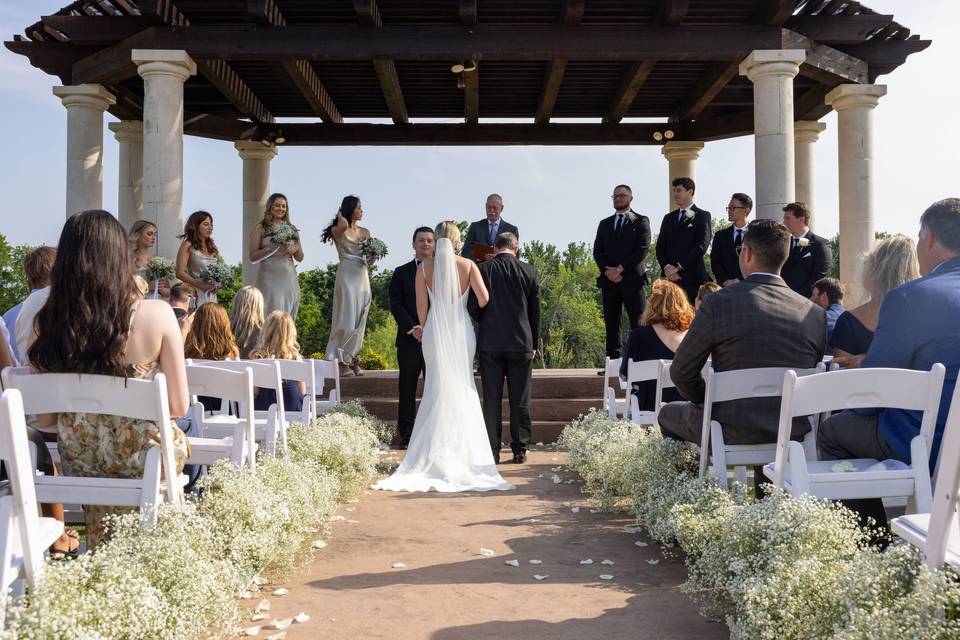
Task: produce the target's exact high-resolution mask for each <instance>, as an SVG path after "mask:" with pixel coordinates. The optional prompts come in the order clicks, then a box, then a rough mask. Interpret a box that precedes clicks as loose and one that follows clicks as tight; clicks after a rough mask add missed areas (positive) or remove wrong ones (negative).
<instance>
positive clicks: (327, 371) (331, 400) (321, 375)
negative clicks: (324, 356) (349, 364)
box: [310, 360, 341, 415]
mask: <svg viewBox="0 0 960 640" xmlns="http://www.w3.org/2000/svg"><path fill="white" fill-rule="evenodd" d="M310 362H312V363H313V374H314V381H315V385H316V393H315V394H314V398H315V400H314V403H313V410H314V414H315V415H320V414H321V413H323V412H324V411H325V410H326V409H332V408H333V407H335V406H337V403H339V402H340V398H341V396H340V361H339V360H310ZM327 380H332V381H333V384H332V385H331V389H330V391H329V392H327V391H326V383H327ZM324 393H327V398H326V399H325V400H324V399H323V394H324Z"/></svg>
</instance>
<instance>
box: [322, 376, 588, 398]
mask: <svg viewBox="0 0 960 640" xmlns="http://www.w3.org/2000/svg"><path fill="white" fill-rule="evenodd" d="M397 375H398V374H397V372H396V371H368V372H366V374H365V375H363V376H360V377H359V378H357V377H351V378H343V379H342V380H341V381H340V391H341V396H342V397H343V399H345V400H350V399H353V398H360V399H362V400H366V399H368V398H395V397H396V395H397ZM476 384H477V389H480V388H481V387H482V385H481V383H480V377H479V376H477V377H476ZM504 386H506V385H504ZM422 391H423V380H422V379H421V381H420V385H419V387H418V390H417V395H418V396H419V395H420V393H422ZM602 395H603V377H601V376H598V375H597V372H596V370H594V369H572V370H536V371H534V373H533V383H532V385H531V388H530V397H531V398H534V399H536V398H545V399H546V398H564V399H567V398H570V399H588V398H589V399H591V400H593V399H596V401H597V402H598V403H599V401H600V398H601V397H602Z"/></svg>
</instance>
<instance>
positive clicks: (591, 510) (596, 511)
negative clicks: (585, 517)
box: [590, 509, 600, 513]
mask: <svg viewBox="0 0 960 640" xmlns="http://www.w3.org/2000/svg"><path fill="white" fill-rule="evenodd" d="M590 513H600V509H590Z"/></svg>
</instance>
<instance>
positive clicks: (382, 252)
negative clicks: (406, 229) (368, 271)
mask: <svg viewBox="0 0 960 640" xmlns="http://www.w3.org/2000/svg"><path fill="white" fill-rule="evenodd" d="M360 253H361V254H363V255H364V257H367V258H373V259H374V260H382V259H383V258H384V257H386V255H387V253H388V251H387V245H386V243H385V242H384V241H383V240H381V239H379V238H374V237H370V238H367V239H366V240H363V241H362V242H361V243H360Z"/></svg>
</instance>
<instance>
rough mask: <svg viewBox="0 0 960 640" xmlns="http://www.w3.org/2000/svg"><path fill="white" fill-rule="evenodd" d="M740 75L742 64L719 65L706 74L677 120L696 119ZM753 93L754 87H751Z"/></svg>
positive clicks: (682, 106) (677, 115) (678, 111)
mask: <svg viewBox="0 0 960 640" xmlns="http://www.w3.org/2000/svg"><path fill="white" fill-rule="evenodd" d="M739 73H740V63H738V62H734V63H732V64H718V65H714V67H713V68H712V69H711V70H710V71H709V72H707V73H706V74H704V75H703V76H702V77H701V78H700V80H699V81H698V82H697V85H696V87H695V88H694V90H693V91H691V92H690V93H689V97H688V98H687V100H686V101H685V102H683V103H682V104H681V105H680V106H679V107H678V108H677V112H676V115H675V119H676V120H679V121H683V120H688V119H690V118H695V117H697V116H698V115H700V114H701V113H703V110H704V109H706V108H707V106H709V105H710V103H711V102H712V101H713V99H714V98H716V97H717V95H718V94H719V93H720V92H721V91H723V89H724V88H725V87H726V86H727V85H728V84H730V81H731V80H733V79H734V78H736V77H737V76H738V75H739ZM750 90H751V92H752V91H753V87H750Z"/></svg>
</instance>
